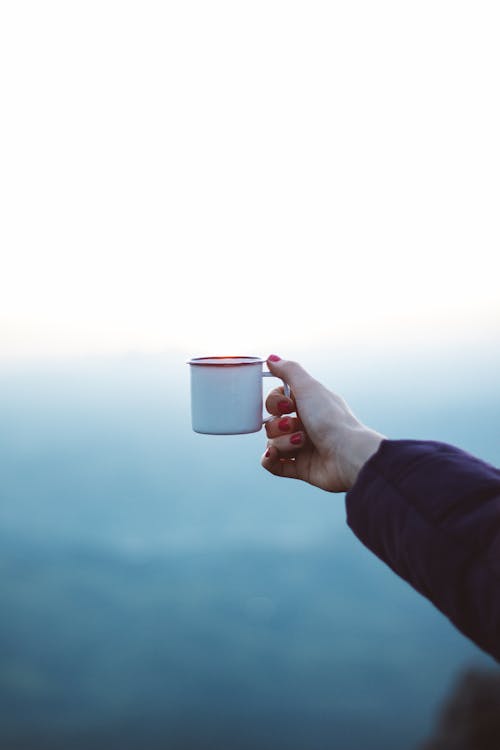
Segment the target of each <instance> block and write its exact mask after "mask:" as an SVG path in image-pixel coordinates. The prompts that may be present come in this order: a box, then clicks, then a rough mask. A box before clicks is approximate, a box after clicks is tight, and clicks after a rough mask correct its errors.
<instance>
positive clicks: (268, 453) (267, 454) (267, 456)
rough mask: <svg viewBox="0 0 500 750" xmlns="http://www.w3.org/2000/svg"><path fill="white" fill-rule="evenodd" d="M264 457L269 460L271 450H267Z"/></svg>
mask: <svg viewBox="0 0 500 750" xmlns="http://www.w3.org/2000/svg"><path fill="white" fill-rule="evenodd" d="M264 455H265V457H266V458H269V456H270V455H271V451H270V450H269V448H268V449H267V451H266V452H265V454H264Z"/></svg>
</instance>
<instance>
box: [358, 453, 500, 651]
mask: <svg viewBox="0 0 500 750" xmlns="http://www.w3.org/2000/svg"><path fill="white" fill-rule="evenodd" d="M346 506H347V521H348V524H349V526H350V527H351V528H352V529H353V531H354V532H355V533H356V535H357V536H358V537H359V538H360V539H361V541H362V542H363V543H364V544H365V545H366V546H367V547H369V549H371V550H372V551H373V552H374V553H375V554H376V555H377V556H378V557H380V558H381V559H382V560H384V562H386V563H387V564H388V565H389V566H390V567H391V568H392V569H393V570H394V571H395V572H396V573H398V574H399V575H400V576H401V577H403V578H404V579H405V580H407V581H408V582H409V583H410V584H411V585H412V586H414V588H416V589H417V590H418V591H419V592H420V593H422V594H423V595H424V596H426V597H427V598H429V599H430V600H431V601H432V602H433V603H434V604H435V605H436V606H437V607H438V608H439V609H440V610H441V611H442V612H443V613H444V614H446V615H447V616H448V617H449V618H450V619H451V620H452V622H453V623H454V624H455V625H456V626H457V627H458V628H459V629H460V630H461V631H462V632H463V633H465V634H466V635H467V636H468V637H470V638H471V639H472V640H474V641H475V642H476V643H477V644H478V645H479V646H480V647H481V648H483V649H485V650H486V651H488V652H489V653H490V654H492V655H493V656H494V657H495V658H497V659H500V472H499V471H498V470H497V469H495V468H494V467H492V466H489V465H488V464H485V463H483V462H481V461H479V460H478V459H476V458H474V457H473V456H470V455H468V454H466V453H464V452H463V451H460V450H459V449H457V448H454V447H453V446H448V445H445V444H442V443H433V442H418V441H383V442H382V443H381V445H380V447H379V450H378V451H377V453H376V454H375V455H373V456H372V458H371V459H370V460H369V461H368V462H367V463H366V464H365V466H364V468H363V469H362V470H361V472H360V474H359V476H358V479H357V481H356V483H355V485H354V487H353V488H352V490H351V491H350V492H349V493H348V494H347V498H346ZM497 540H498V541H497Z"/></svg>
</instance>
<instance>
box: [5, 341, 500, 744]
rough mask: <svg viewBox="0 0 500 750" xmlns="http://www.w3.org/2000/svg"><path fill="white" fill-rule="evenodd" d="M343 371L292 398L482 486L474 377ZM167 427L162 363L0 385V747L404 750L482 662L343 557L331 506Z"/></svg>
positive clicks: (167, 378) (485, 391)
mask: <svg viewBox="0 0 500 750" xmlns="http://www.w3.org/2000/svg"><path fill="white" fill-rule="evenodd" d="M436 357H437V355H436ZM332 359H333V357H332ZM357 362H358V364H357V365H355V364H354V359H353V360H352V361H351V362H349V364H348V365H346V364H345V359H344V360H343V362H342V363H336V364H335V363H333V362H328V363H327V364H325V362H324V361H323V359H322V357H321V355H319V354H317V355H316V359H315V363H316V372H315V374H316V375H317V376H318V377H319V376H320V377H321V378H322V379H323V380H324V381H325V382H327V383H329V384H330V385H331V386H333V387H335V388H337V389H338V390H340V392H341V393H342V394H343V395H344V396H345V397H346V398H347V399H348V400H349V402H350V403H351V405H352V407H353V409H354V411H355V412H356V413H357V414H358V416H359V417H360V418H361V419H363V420H364V421H366V422H367V423H369V424H371V425H372V426H374V427H376V428H378V429H379V430H381V431H383V432H385V433H386V434H387V435H389V436H391V437H395V438H397V437H416V438H432V439H437V440H446V441H449V442H452V443H455V444H458V445H461V446H462V447H464V448H465V449H467V450H470V451H471V452H474V453H476V454H478V455H479V456H481V457H483V458H484V459H486V460H488V461H491V462H493V463H496V462H498V456H499V441H498V435H499V427H498V425H499V424H500V399H499V396H498V393H497V392H495V387H494V386H495V377H494V372H495V371H497V369H496V367H497V362H494V361H493V360H492V359H491V358H488V357H487V356H485V357H484V358H483V359H482V360H481V359H476V360H474V361H473V360H472V359H471V358H469V357H467V356H464V357H461V356H460V353H458V354H457V355H456V356H454V357H451V358H450V359H449V361H448V360H447V359H446V357H444V356H442V357H441V359H439V361H437V362H435V361H433V360H432V358H430V357H428V358H427V360H426V361H425V362H419V361H418V359H416V360H415V362H405V361H399V362H398V363H393V365H391V366H389V365H388V364H387V363H386V364H385V366H381V361H380V360H379V359H377V358H376V357H375V358H370V357H365V359H363V358H360V357H359V356H358V359H357ZM266 385H267V384H266ZM189 418H190V417H189V389H188V372H187V367H186V366H185V364H184V361H183V360H182V358H180V357H179V358H174V357H169V356H165V357H139V356H129V357H124V358H121V359H116V360H113V359H109V360H100V361H99V360H93V361H92V360H88V361H80V362H73V363H70V364H64V363H60V364H59V365H57V366H56V365H38V366H35V365H33V364H32V365H29V366H28V365H25V366H24V367H21V366H17V367H14V366H10V367H9V368H7V367H6V368H5V369H4V372H3V373H2V375H1V376H0V495H1V503H0V543H1V548H0V549H1V554H0V570H1V573H0V576H1V577H0V580H1V602H2V610H1V612H2V613H1V617H0V657H1V661H0V747H2V748H3V747H5V748H7V747H8V748H13V749H14V748H17V749H18V750H28V749H29V750H31V748H33V749H34V748H39V749H41V750H43V749H45V748H46V749H47V750H48V749H49V748H50V750H58V749H61V750H62V749H63V748H64V750H67V749H68V748H71V749H72V750H73V748H75V749H77V750H80V749H82V750H83V749H84V748H85V749H86V748H93V750H100V749H101V748H103V749H104V748H106V750H114V748H116V749H117V750H118V748H119V749H120V750H139V748H148V750H157V749H158V748H169V749H170V748H172V750H177V749H179V750H180V749H183V750H194V749H198V748H199V749H200V750H202V749H203V750H205V748H221V747H228V748H232V750H240V749H241V750H243V749H245V750H247V749H248V750H250V749H251V748H252V749H253V748H259V750H265V749H267V748H269V749H271V748H272V749H273V750H280V749H283V750H285V748H286V750H323V749H326V748H339V750H359V748H363V749H364V750H378V749H379V748H380V749H382V748H383V749H384V750H391V749H394V750H396V748H397V750H402V749H403V748H415V747H417V746H418V745H419V743H420V742H421V741H422V740H423V739H424V738H425V737H426V736H427V735H428V733H429V731H430V728H431V726H432V723H433V720H434V717H435V713H436V711H437V709H438V707H439V703H440V701H441V700H442V699H443V697H444V696H445V695H446V692H447V691H448V690H449V688H450V686H451V685H452V683H453V680H454V679H455V677H456V676H457V675H458V674H459V673H460V670H461V669H462V668H463V667H464V666H465V665H469V664H481V665H487V666H490V665H491V664H492V662H491V660H489V659H488V657H486V656H485V655H483V654H481V653H480V652H479V650H478V649H476V648H475V647H474V646H473V645H472V644H471V643H469V642H468V641H467V640H466V639H465V638H464V637H463V636H461V635H460V634H459V633H457V632H456V631H455V630H454V628H453V627H452V626H451V625H450V624H449V623H448V622H447V620H446V619H445V618H444V617H443V616H442V615H441V614H440V613H438V612H437V611H436V610H434V608H433V607H432V606H431V605H430V604H429V603H428V602H427V601H425V600H424V599H423V598H422V597H420V596H419V595H418V594H416V593H415V592H414V591H413V590H412V589H411V588H410V587H409V586H408V585H407V584H405V583H404V582H402V581H401V580H400V579H398V578H397V577H396V576H395V575H394V574H393V573H392V572H391V571H390V570H389V569H388V568H387V567H386V566H385V565H384V564H383V563H381V562H380V561H379V560H378V559H376V558H375V557H374V556H373V555H371V553H369V552H368V551H367V550H366V549H365V548H364V547H363V546H362V545H361V543H360V542H359V541H358V540H357V539H356V538H355V537H354V536H353V534H352V533H351V532H350V530H349V529H348V528H347V526H346V524H345V510H344V499H343V496H336V495H332V494H328V493H324V492H322V491H320V490H317V489H315V488H312V487H309V486H307V485H305V484H302V483H294V482H290V481H286V480H279V479H276V478H275V477H272V476H270V475H268V474H266V473H265V472H264V471H263V470H262V469H261V468H260V465H259V459H260V455H261V453H262V451H263V449H264V436H263V433H260V434H254V435H246V436H237V437H207V436H200V435H196V434H194V433H192V432H191V429H190V423H189Z"/></svg>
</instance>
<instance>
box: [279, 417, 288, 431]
mask: <svg viewBox="0 0 500 750" xmlns="http://www.w3.org/2000/svg"><path fill="white" fill-rule="evenodd" d="M278 427H279V429H280V430H281V431H282V432H287V431H288V428H289V427H290V420H289V419H288V417H285V418H284V419H280V421H279V422H278Z"/></svg>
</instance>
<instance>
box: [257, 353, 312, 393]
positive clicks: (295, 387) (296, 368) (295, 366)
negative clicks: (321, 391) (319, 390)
mask: <svg viewBox="0 0 500 750" xmlns="http://www.w3.org/2000/svg"><path fill="white" fill-rule="evenodd" d="M267 366H268V367H269V370H270V372H272V374H273V375H276V376H277V377H278V378H281V379H282V380H284V381H285V383H288V385H289V386H290V387H291V389H292V391H293V392H294V393H297V394H300V392H301V390H304V388H307V386H309V385H311V384H312V383H315V382H316V381H315V380H314V378H313V377H312V376H311V375H309V373H308V372H307V371H306V370H304V368H303V367H302V366H301V365H299V363H298V362H292V361H291V360H289V359H281V357H278V355H277V354H270V355H269V357H268V358H267Z"/></svg>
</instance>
